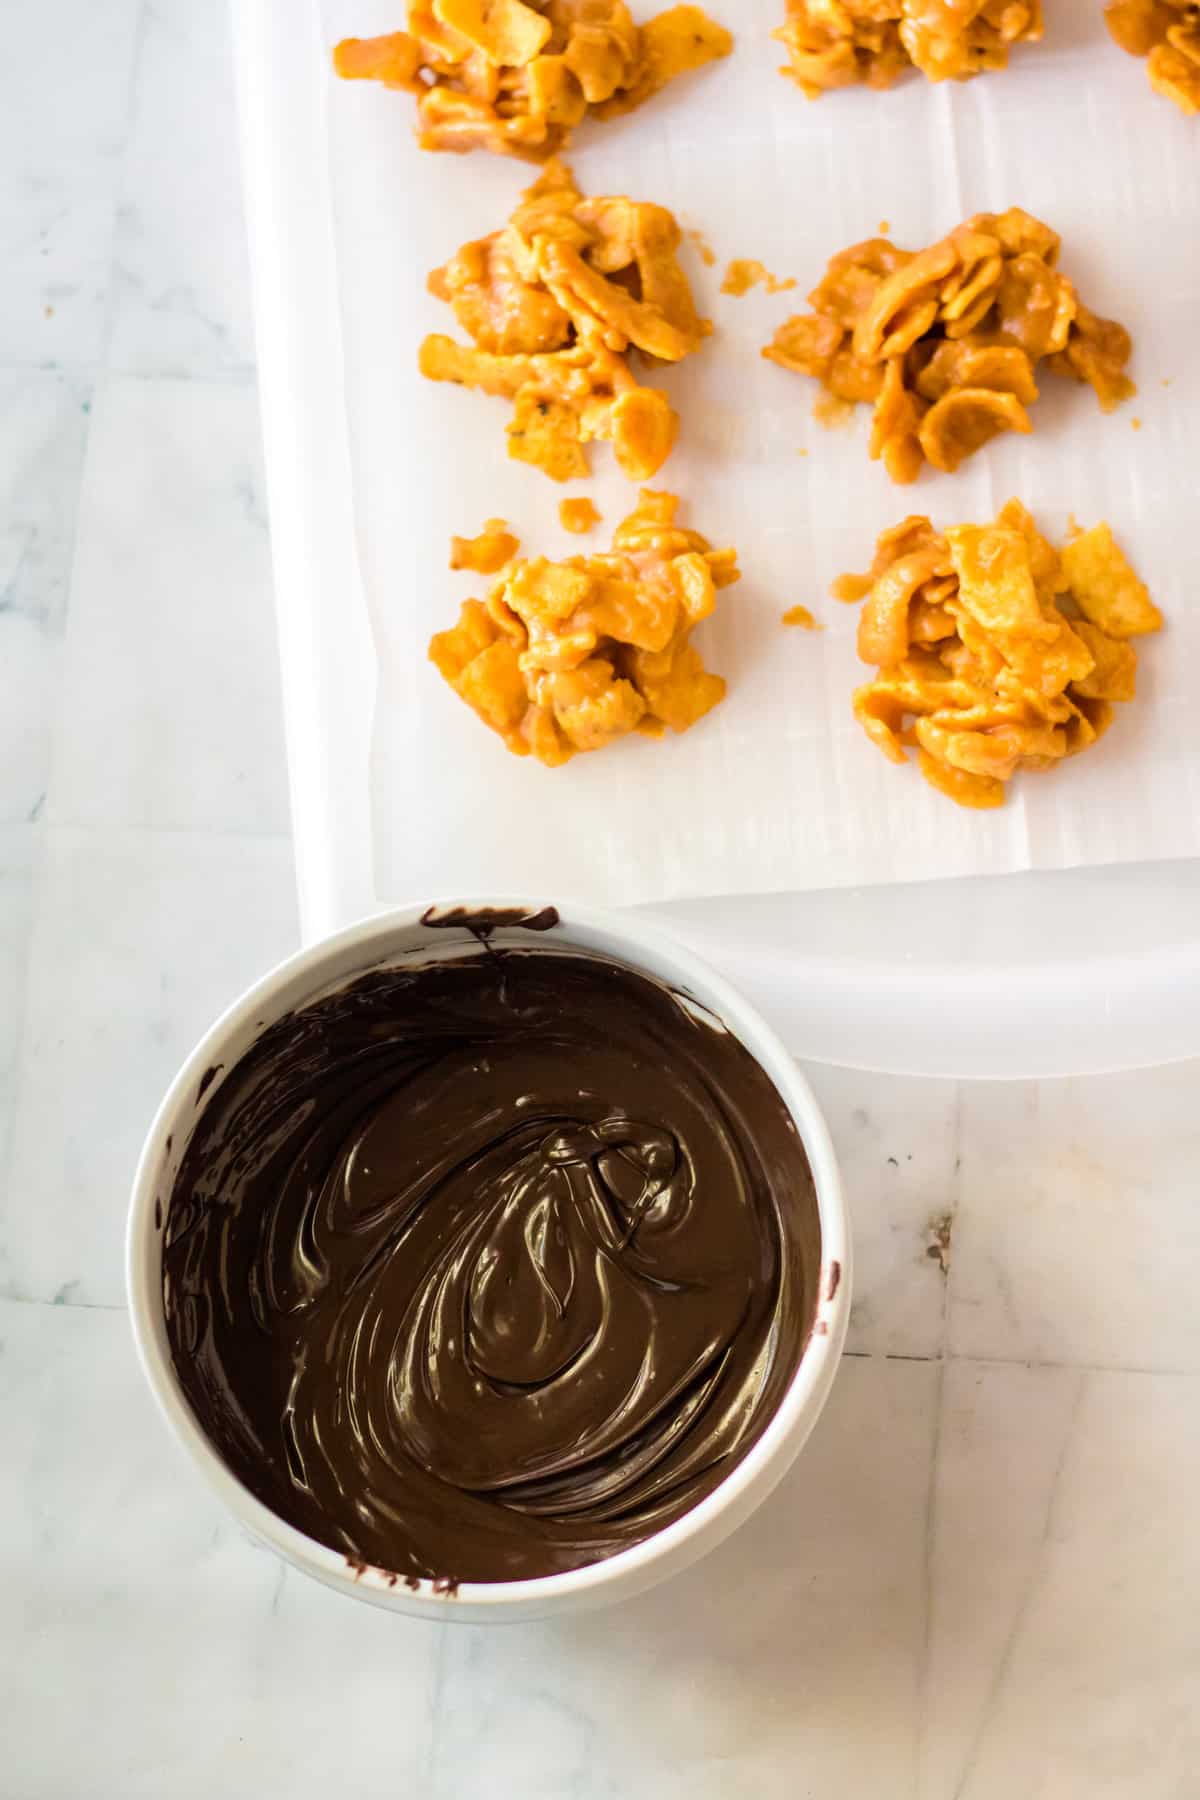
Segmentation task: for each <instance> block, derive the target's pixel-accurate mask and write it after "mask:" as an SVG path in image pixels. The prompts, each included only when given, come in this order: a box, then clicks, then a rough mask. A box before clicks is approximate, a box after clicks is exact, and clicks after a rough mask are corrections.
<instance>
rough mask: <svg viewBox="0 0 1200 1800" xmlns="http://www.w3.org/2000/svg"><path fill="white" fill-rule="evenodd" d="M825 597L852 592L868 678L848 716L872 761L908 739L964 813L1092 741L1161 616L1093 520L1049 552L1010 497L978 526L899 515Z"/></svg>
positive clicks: (1127, 690) (993, 801)
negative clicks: (938, 525)
mask: <svg viewBox="0 0 1200 1800" xmlns="http://www.w3.org/2000/svg"><path fill="white" fill-rule="evenodd" d="M834 593H835V594H836V595H837V597H838V598H839V599H843V600H853V599H858V598H861V597H862V596H863V595H864V594H865V595H866V604H865V606H864V608H863V613H862V617H861V619H860V621H859V631H858V650H859V655H860V656H861V657H862V659H863V661H864V662H868V663H874V664H876V665H877V673H876V674H875V675H874V676H873V677H872V679H871V680H870V681H869V682H867V684H866V685H865V686H864V687H861V688H859V690H858V692H857V693H856V694H855V696H854V714H855V717H856V718H857V719H858V720H859V722H860V723H861V724H862V726H863V728H864V730H865V731H866V733H867V735H868V737H869V738H870V739H871V741H872V743H874V744H877V745H878V747H879V748H880V749H881V750H882V751H883V753H884V755H885V756H887V757H889V758H890V759H891V760H892V761H893V762H901V763H902V762H904V761H905V760H906V751H907V750H908V749H909V748H915V749H916V751H917V757H918V762H919V765H920V769H921V773H922V774H923V775H924V776H925V779H926V780H927V781H928V782H930V783H931V784H932V785H933V786H934V787H936V788H937V789H938V790H939V791H940V792H941V793H944V794H947V795H949V797H950V798H951V799H952V800H956V801H958V803H959V804H960V805H961V806H971V807H993V806H1001V805H1003V803H1004V799H1005V783H1006V782H1008V781H1009V780H1010V779H1011V778H1012V776H1013V775H1014V774H1015V773H1016V772H1017V771H1018V769H1027V770H1045V769H1052V768H1054V767H1056V766H1057V764H1058V763H1060V762H1061V761H1062V760H1063V758H1064V757H1068V756H1075V755H1077V754H1078V753H1079V752H1080V751H1082V750H1086V749H1088V748H1089V746H1090V745H1092V744H1094V743H1095V742H1096V740H1097V738H1098V737H1100V735H1101V734H1102V733H1103V732H1104V731H1106V730H1107V728H1108V726H1109V724H1110V723H1111V721H1112V714H1113V704H1114V703H1115V702H1120V701H1125V700H1132V699H1133V697H1134V692H1135V686H1136V675H1137V654H1136V652H1135V650H1134V647H1133V645H1132V643H1131V642H1130V639H1131V638H1134V637H1136V636H1139V635H1141V634H1142V633H1145V632H1151V631H1158V630H1159V629H1160V627H1161V625H1162V616H1161V614H1160V613H1159V611H1158V608H1157V607H1156V606H1155V605H1154V603H1153V601H1152V600H1151V598H1150V596H1149V594H1148V592H1147V591H1146V588H1145V586H1144V585H1143V583H1142V582H1141V581H1140V580H1139V579H1138V577H1137V576H1136V575H1135V574H1134V572H1133V570H1132V569H1131V568H1130V566H1129V564H1128V562H1127V561H1126V560H1125V558H1124V556H1123V555H1122V553H1121V551H1120V549H1119V548H1118V546H1117V545H1116V543H1114V541H1113V536H1112V532H1111V531H1110V530H1109V528H1108V526H1107V525H1097V526H1095V527H1094V528H1093V529H1092V530H1091V531H1086V532H1083V533H1081V534H1080V535H1079V536H1078V537H1076V538H1074V539H1073V540H1072V541H1071V542H1070V543H1068V544H1067V545H1065V546H1064V548H1063V549H1062V550H1061V551H1056V550H1055V549H1054V548H1053V546H1052V545H1051V544H1050V543H1048V542H1047V540H1046V539H1045V538H1044V537H1043V536H1042V534H1041V533H1040V532H1039V531H1038V529H1037V526H1036V525H1035V524H1034V521H1033V519H1032V518H1031V517H1030V515H1029V513H1028V512H1026V510H1025V508H1024V507H1023V506H1022V505H1021V503H1020V501H1018V500H1010V501H1009V502H1008V504H1007V505H1006V506H1005V507H1003V508H1002V510H1001V512H1000V513H999V515H998V517H997V519H996V521H995V523H994V524H992V525H952V526H949V527H948V528H947V529H946V530H945V531H935V530H934V528H933V526H932V525H931V524H930V522H929V520H928V519H926V518H919V517H914V518H910V519H905V520H904V521H903V522H902V523H901V524H899V525H897V526H894V527H893V528H892V529H891V530H890V531H885V532H884V533H883V535H882V536H881V537H880V539H879V542H878V545H877V546H876V553H875V561H874V563H873V564H872V567H871V570H870V573H869V574H868V575H865V576H854V575H851V576H843V577H842V578H841V580H840V581H839V582H838V583H837V584H836V585H835V588H834Z"/></svg>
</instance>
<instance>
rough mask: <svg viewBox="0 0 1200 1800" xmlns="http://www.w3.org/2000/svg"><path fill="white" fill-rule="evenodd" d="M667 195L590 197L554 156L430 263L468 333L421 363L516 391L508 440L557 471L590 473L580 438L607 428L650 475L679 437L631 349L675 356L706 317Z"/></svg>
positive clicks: (695, 343) (693, 342)
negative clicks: (485, 224)
mask: <svg viewBox="0 0 1200 1800" xmlns="http://www.w3.org/2000/svg"><path fill="white" fill-rule="evenodd" d="M679 243H680V231H679V227H678V225H677V224H676V223H675V220H674V218H673V217H672V216H671V214H670V213H669V212H667V210H666V209H665V207H661V206H652V205H650V204H648V203H646V202H644V201H635V200H627V199H625V198H624V197H621V196H611V197H609V198H606V199H599V200H587V199H585V198H584V197H583V195H582V194H581V193H580V192H579V190H578V189H577V188H576V186H575V182H574V179H573V177H572V175H571V171H570V170H569V169H568V168H567V166H566V164H565V163H561V162H558V161H557V160H555V161H553V162H551V163H549V164H548V165H547V167H546V169H545V171H544V172H543V174H542V176H541V177H540V179H539V180H538V181H536V182H535V183H534V185H533V186H532V187H531V188H529V189H527V190H526V192H525V193H524V194H523V195H522V197H521V202H520V204H519V205H518V207H517V209H516V211H515V212H514V213H513V216H512V218H511V220H510V221H509V223H508V224H507V225H506V226H504V227H503V229H502V230H500V231H494V232H492V234H491V235H490V237H486V238H481V239H479V240H477V241H476V242H474V243H470V244H464V245H463V247H462V249H461V250H460V251H459V252H458V254H457V255H456V256H454V257H452V258H451V259H450V261H449V262H448V263H447V264H446V265H445V267H444V268H441V269H435V270H434V272H433V274H432V275H431V276H430V277H429V287H430V291H431V292H432V293H434V294H436V295H437V297H438V298H439V299H440V300H445V301H446V302H447V303H448V304H449V305H450V306H451V307H453V309H454V314H455V317H456V318H457V320H458V322H459V324H460V325H461V326H462V328H463V330H464V331H466V332H467V333H468V334H469V336H470V337H471V339H472V344H471V345H469V346H468V345H464V344H459V343H456V342H455V341H454V339H453V338H449V337H444V336H442V335H440V334H436V333H435V334H433V335H431V336H429V337H427V338H426V339H425V342H424V344H423V345H422V346H421V353H420V366H421V372H422V373H423V374H424V375H427V376H428V377H429V378H430V379H431V380H433V381H454V382H458V383H460V384H461V385H463V386H464V387H474V388H482V390H483V391H484V392H485V393H488V394H497V395H502V396H503V397H504V398H505V399H508V400H511V401H512V402H513V415H512V421H511V423H510V425H509V427H508V453H509V455H510V456H512V457H515V458H516V459H517V460H518V461H520V462H527V463H532V464H533V465H534V467H535V468H539V469H541V470H542V471H543V472H544V473H545V474H547V475H549V476H550V477H551V478H552V479H553V480H555V481H567V480H570V479H571V478H572V477H574V476H582V475H586V474H587V473H588V459H587V453H586V450H585V448H584V446H585V445H586V444H587V443H589V442H590V441H591V440H592V439H594V438H608V439H610V440H611V442H612V446H613V449H614V452H615V453H616V458H617V462H618V463H619V465H620V467H621V469H622V471H623V472H624V473H625V474H626V475H627V476H628V477H629V478H630V480H631V481H648V480H650V478H651V477H652V476H653V475H655V474H656V473H657V472H658V470H659V469H660V468H661V467H662V465H663V463H664V462H665V461H666V459H667V457H668V455H669V454H670V451H671V447H672V445H673V444H674V442H675V434H676V431H677V430H678V425H679V421H678V418H677V416H676V414H675V412H674V410H673V408H672V407H671V404H670V402H669V401H668V399H667V397H666V395H665V394H663V393H661V392H660V391H659V389H657V388H650V387H643V386H642V384H641V383H640V382H639V381H638V379H637V377H636V375H634V373H633V371H632V370H631V368H630V366H629V361H628V353H629V352H630V351H631V350H639V351H641V352H642V354H643V355H644V356H648V357H652V358H654V359H655V360H656V361H659V362H678V361H680V359H681V358H682V357H685V356H689V355H690V354H691V353H692V351H694V350H697V349H699V347H700V345H701V344H702V343H703V342H704V339H705V337H706V336H707V335H708V333H709V332H710V331H711V329H712V327H711V326H710V324H709V322H708V320H707V319H702V318H700V317H699V315H698V313H697V312H696V307H695V304H694V302H693V300H692V290H691V288H690V286H689V285H688V280H687V276H686V275H685V274H684V272H683V270H682V269H681V268H680V266H679V262H678V259H677V256H676V252H677V250H678V248H679Z"/></svg>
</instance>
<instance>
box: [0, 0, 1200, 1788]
mask: <svg viewBox="0 0 1200 1800" xmlns="http://www.w3.org/2000/svg"><path fill="white" fill-rule="evenodd" d="M7 29H8V41H7V45H6V48H7V51H8V55H7V57H6V63H7V68H8V77H7V80H6V83H5V86H6V90H7V91H6V96H5V98H6V104H5V106H4V108H3V109H2V110H0V143H2V145H3V155H2V156H0V170H2V171H3V172H2V174H0V234H2V235H0V241H2V243H3V251H4V273H5V280H4V283H3V285H2V286H0V392H2V393H3V400H4V403H3V407H2V408H0V694H2V695H3V703H2V709H0V720H2V723H0V732H2V733H3V745H4V755H3V758H2V759H0V1422H2V1429H3V1450H2V1452H0V1546H2V1549H0V1744H2V1745H3V1761H2V1768H0V1792H3V1794H4V1795H5V1796H6V1797H7V1796H10V1795H11V1796H12V1800H75V1797H81V1800H133V1797H135V1796H154V1797H155V1800H158V1797H160V1796H162V1795H163V1794H167V1793H170V1794H171V1795H172V1796H174V1797H175V1800H189V1797H191V1796H196V1797H197V1800H199V1797H200V1796H209V1795H211V1794H214V1793H219V1794H222V1795H230V1796H233V1795H242V1794H245V1795H251V1794H254V1795H261V1794H271V1795H274V1794H279V1795H285V1794H286V1795H288V1796H309V1795H312V1796H314V1797H315V1796H322V1797H323V1796H326V1795H328V1794H330V1793H335V1794H338V1795H347V1796H351V1795H353V1796H360V1795H361V1796H375V1795H379V1796H420V1797H422V1800H425V1797H427V1796H428V1797H430V1800H444V1797H450V1796H456V1797H457V1796H462V1797H463V1800H510V1797H511V1800H566V1797H568V1796H579V1797H581V1800H601V1797H602V1796H603V1797H608V1796H612V1797H619V1800H641V1797H643V1796H644V1797H645V1800H650V1797H651V1796H653V1800H672V1797H674V1796H679V1797H680V1800H683V1797H684V1796H686V1797H687V1800H718V1797H721V1800H724V1797H726V1796H729V1797H730V1800H732V1797H734V1796H736V1797H737V1800H742V1797H743V1796H753V1797H754V1800H776V1797H778V1800H800V1797H802V1796H807V1795H811V1796H818V1795H819V1796H822V1800H824V1797H826V1796H835V1797H837V1800H840V1797H841V1796H848V1797H850V1796H854V1797H856V1796H859V1795H862V1796H867V1795H869V1796H872V1797H873V1800H874V1797H880V1800H957V1797H960V1796H961V1797H962V1800H1012V1797H1013V1796H1019V1797H1020V1800H1026V1797H1028V1800H1074V1797H1075V1796H1079V1797H1081V1800H1084V1797H1086V1800H1116V1797H1118V1796H1120V1797H1122V1800H1124V1797H1125V1796H1129V1797H1130V1800H1132V1797H1133V1796H1137V1800H1189V1797H1190V1796H1193V1795H1200V1723H1198V1719H1200V1713H1198V1710H1197V1689H1198V1685H1200V1606H1198V1604H1197V1601H1198V1598H1200V1537H1198V1534H1197V1532H1196V1529H1195V1519H1196V1516H1197V1508H1198V1507H1200V1311H1198V1309H1197V1306H1196V1300H1195V1296H1196V1293H1197V1291H1198V1289H1200V1211H1198V1210H1197V1204H1196V1203H1197V1185H1198V1184H1197V1174H1198V1171H1200V1068H1198V1067H1197V1065H1194V1064H1191V1065H1187V1064H1185V1065H1180V1066H1176V1067H1174V1068H1169V1069H1163V1070H1158V1071H1151V1072H1147V1073H1141V1074H1138V1075H1133V1076H1124V1077H1112V1078H1107V1079H1104V1080H1090V1081H1087V1082H1078V1083H1076V1082H1064V1083H1057V1084H1036V1085H1035V1084H1029V1085H1008V1086H981V1085H967V1084H962V1085H956V1084H954V1083H948V1082H917V1081H905V1080H900V1079H895V1078H882V1077H873V1076H865V1075H861V1074H849V1073H844V1072H840V1071H837V1070H831V1069H828V1068H814V1069H813V1070H812V1071H811V1075H812V1079H813V1081H814V1083H815V1085H816V1088H817V1091H818V1095H819V1097H820V1099H821V1100H822V1102H823V1104H824V1106H825V1108H826V1109H827V1113H828V1116H829V1121H830V1124H831V1127H832V1129H833V1133H834V1136H835V1139H836V1142H837V1146H838V1150H839V1153H840V1156H841V1158H842V1162H843V1167H844V1172H845V1177H846V1183H847V1187H848V1190H849V1194H850V1198H851V1202H852V1206H853V1209H854V1220H855V1236H856V1244H857V1262H858V1276H857V1288H856V1297H855V1305H854V1313H853V1321H852V1325H851V1333H850V1340H849V1349H848V1353H847V1356H846V1359H845V1363H844V1366H843V1368H842V1370H841V1373H840V1375H839V1379H838V1382H837V1385H836V1387H835V1389H834V1393H833V1396H832V1399H831V1401H830V1403H829V1406H828V1410H827V1412H826V1414H825V1416H824V1418H823V1419H822V1421H821V1424H820V1425H819V1427H818V1429H817V1432H816V1434H815V1436H814V1438H813V1439H812V1441H811V1444H810V1446H809V1448H808V1449H807V1450H806V1452H805V1454H804V1455H803V1457H802V1458H801V1460H800V1462H799V1463H798V1465H797V1466H796V1468H795V1469H794V1471H793V1472H792V1474H791V1475H790V1476H789V1478H788V1479H787V1480H786V1481H785V1483H784V1485H783V1487H782V1488H781V1489H780V1490H779V1491H778V1492H777V1493H776V1495H775V1496H774V1497H773V1498H772V1499H771V1501H770V1502H768V1504H767V1505H766V1506H765V1507H764V1509H763V1510H762V1512H761V1513H760V1514H758V1515H756V1517H755V1519H754V1521H753V1522H752V1523H751V1524H750V1525H748V1526H746V1527H744V1528H743V1529H742V1531H741V1532H740V1533H738V1534H737V1535H736V1536H735V1537H734V1538H733V1539H732V1540H731V1541H730V1542H729V1543H728V1544H727V1545H725V1546H724V1547H723V1548H722V1549H720V1550H719V1551H717V1552H716V1553H715V1554H714V1555H713V1556H712V1557H710V1558H709V1559H708V1560H707V1561H705V1562H704V1563H702V1564H701V1565H700V1566H699V1567H697V1568H696V1569H694V1570H693V1571H692V1572H691V1573H689V1574H687V1575H685V1576H683V1577H680V1578H678V1579H677V1580H675V1581H674V1582H672V1583H670V1584H668V1585H667V1586H666V1587H664V1588H662V1589H660V1590H658V1591H656V1592H654V1593H652V1594H650V1595H648V1596H646V1597H645V1598H644V1599H642V1600H639V1601H636V1602H634V1603H632V1604H630V1605H627V1606H625V1607H624V1608H621V1609H618V1610H615V1611H613V1612H611V1613H608V1614H601V1615H598V1616H596V1617H594V1618H589V1619H585V1620H583V1621H581V1622H579V1623H567V1624H553V1625H542V1626H537V1625H533V1626H521V1627H515V1626H514V1627H510V1628H508V1629H504V1630H501V1629H485V1628H474V1627H457V1628H455V1627H439V1626H435V1625H425V1624H419V1623H414V1622H410V1621H407V1620H404V1619H400V1618H393V1617H391V1616H389V1615H387V1614H384V1613H378V1612H375V1611H372V1610H371V1609H369V1608H367V1607H362V1606H356V1605H353V1604H350V1603H348V1602H347V1601H345V1600H343V1599H341V1598H339V1597H337V1596H335V1595H331V1594H327V1593H326V1592H324V1591H323V1590H321V1589H319V1588H318V1587H316V1586H314V1585H312V1584H311V1583H309V1582H307V1581H305V1580H304V1579H303V1578H302V1577H301V1576H299V1575H296V1574H294V1573H292V1572H290V1571H287V1572H285V1570H284V1568H283V1567H282V1565H281V1564H279V1563H277V1562H276V1561H275V1560H274V1558H273V1557H272V1556H271V1555H270V1553H268V1552H266V1551H263V1550H260V1549H257V1548H255V1547H254V1546H252V1545H251V1544H250V1543H249V1542H248V1541H247V1540H246V1539H245V1538H244V1536H243V1535H242V1533H241V1532H240V1530H239V1529H238V1528H237V1527H235V1526H234V1525H232V1524H231V1523H230V1521H229V1520H228V1519H227V1518H226V1517H225V1515H224V1514H223V1513H222V1512H221V1510H220V1508H219V1506H218V1504H217V1503H216V1501H215V1500H214V1499H213V1498H212V1497H210V1495H209V1494H208V1493H207V1492H206V1491H205V1490H204V1489H203V1488H202V1487H201V1486H200V1485H199V1483H198V1482H197V1480H196V1479H195V1478H194V1476H193V1474H192V1472H191V1470H190V1468H189V1467H188V1466H186V1465H185V1463H184V1461H183V1458H182V1456H181V1455H180V1453H179V1452H177V1451H176V1450H175V1448H174V1447H173V1446H172V1444H171V1443H170V1442H169V1441H168V1439H167V1436H166V1434H165V1432H164V1429H163V1427H162V1426H161V1424H160V1422H159V1420H158V1418H157V1416H156V1414H155V1413H154V1411H153V1410H152V1405H151V1402H150V1400H149V1398H148V1396H147V1394H146V1392H145V1391H144V1390H143V1385H142V1382H141V1379H140V1376H139V1374H138V1371H137V1368H136V1366H135V1363H134V1358H133V1351H132V1346H131V1342H130V1335H129V1329H128V1322H127V1319H126V1317H125V1312H124V1306H123V1299H122V1274H121V1262H122V1242H121V1238H122V1226H123V1219H124V1212H125V1205H126V1196H127V1191H128V1184H129V1179H130V1174H131V1170H132V1165H133V1160H134V1157H135V1154H136V1150H137V1147H138V1144H139V1142H140V1138H141V1135H142V1133H143V1130H144V1127H145V1124H146V1122H147V1120H148V1118H149V1115H150V1113H151V1111H152V1109H153V1106H154V1104H155V1103H156V1101H157V1099H158V1097H159V1094H160V1093H161V1090H162V1088H163V1087H164V1085H165V1083H166V1081H167V1080H168V1078H169V1076H170V1075H171V1073H172V1072H173V1070H174V1067H175V1065H176V1064H177V1062H178V1061H179V1060H180V1059H181V1057H182V1056H183V1054H184V1053H185V1051H186V1050H187V1049H188V1048H189V1047H190V1044H191V1041H192V1040H193V1038H194V1037H195V1035H196V1034H197V1033H198V1032H199V1030H200V1029H201V1028H202V1027H203V1026H204V1025H205V1024H206V1023H207V1022H208V1021H209V1020H210V1019H211V1018H212V1016H214V1015H215V1013H216V1012H217V1011H218V1010H219V1008H220V1007H221V1006H222V1005H223V1004H224V1003H225V1002H226V1001H227V1000H229V999H230V998H232V997H233V995H234V994H235V993H236V992H237V990H238V989H239V988H240V987H241V986H243V985H244V984H245V983H246V982H247V981H248V980H249V979H250V978H252V977H253V976H254V975H255V974H257V973H258V972H259V971H260V970H261V969H262V968H263V967H264V966H265V965H266V964H268V963H269V962H271V961H273V960H275V959H277V958H278V957H279V956H280V955H282V954H284V953H286V952H287V951H288V950H289V949H290V948H291V947H292V946H293V945H294V944H295V942H296V940H297V923H296V915H295V900H294V888H293V879H292V867H291V852H290V844H289V836H288V815H287V799H286V791H287V790H286V774H285V768H284V759H283V746H282V732H281V725H280V703H279V691H278V676H277V671H276V665H275V656H274V637H273V624H272V616H271V592H270V572H269V551H268V540H267V527H266V521H265V518H264V512H263V503H262V471H261V466H260V452H259V440H258V421H257V414H256V396H255V376H254V356H253V345H252V338H251V330H250V319H249V305H248V297H247V281H246V267H245V249H244V243H243V229H242V220H241V214H240V201H239V187H238V173H237V162H236V144H235V130H234V117H233V99H232V83H231V77H230V71H229V62H228V44H227V34H226V23H225V19H224V12H223V9H222V8H221V7H220V6H201V5H199V4H197V3H196V0H105V3H104V5H103V6H97V5H96V4H95V0H44V4H43V5H41V6H39V7H36V8H34V7H24V8H17V9H13V11H12V15H11V17H10V18H9V20H8V21H7Z"/></svg>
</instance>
